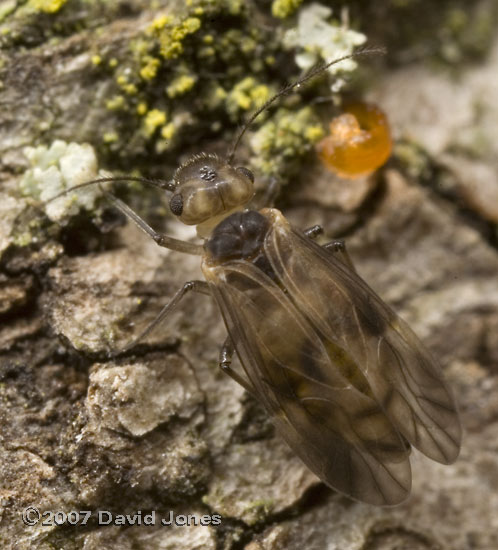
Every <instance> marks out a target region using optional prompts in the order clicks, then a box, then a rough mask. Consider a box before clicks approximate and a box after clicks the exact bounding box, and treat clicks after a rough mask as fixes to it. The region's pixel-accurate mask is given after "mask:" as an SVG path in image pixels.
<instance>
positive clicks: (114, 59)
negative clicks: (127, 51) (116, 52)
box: [109, 57, 118, 69]
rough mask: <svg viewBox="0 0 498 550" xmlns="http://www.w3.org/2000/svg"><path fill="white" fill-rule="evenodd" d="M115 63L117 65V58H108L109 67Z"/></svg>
mask: <svg viewBox="0 0 498 550" xmlns="http://www.w3.org/2000/svg"><path fill="white" fill-rule="evenodd" d="M117 65H118V60H117V59H116V58H115V57H113V58H112V59H109V67H110V68H111V69H113V68H114V67H117Z"/></svg>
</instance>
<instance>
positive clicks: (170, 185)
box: [44, 176, 176, 204]
mask: <svg viewBox="0 0 498 550" xmlns="http://www.w3.org/2000/svg"><path fill="white" fill-rule="evenodd" d="M110 181H139V182H141V183H146V184H147V185H152V186H153V187H158V188H159V189H164V190H166V191H174V190H175V188H176V185H175V184H174V182H172V181H166V180H156V179H149V178H141V177H135V176H109V177H105V178H98V179H95V180H90V181H85V182H83V183H79V184H78V185H74V186H73V187H70V188H69V189H64V191H61V192H60V193H58V194H57V195H55V197H52V198H50V199H48V200H47V201H45V203H44V204H49V203H51V202H52V201H55V200H57V199H60V198H61V197H63V196H64V195H67V194H68V193H72V192H73V191H75V190H76V189H81V188H83V187H88V186H89V185H95V184H97V183H107V182H110Z"/></svg>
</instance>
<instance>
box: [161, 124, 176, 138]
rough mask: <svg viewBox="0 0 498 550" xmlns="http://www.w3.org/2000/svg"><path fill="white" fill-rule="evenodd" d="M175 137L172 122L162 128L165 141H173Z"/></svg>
mask: <svg viewBox="0 0 498 550" xmlns="http://www.w3.org/2000/svg"><path fill="white" fill-rule="evenodd" d="M174 135H175V126H174V124H173V123H172V122H169V123H168V124H166V125H165V126H163V127H162V128H161V136H162V137H163V138H164V139H168V140H169V139H171V138H172V137H173V136H174Z"/></svg>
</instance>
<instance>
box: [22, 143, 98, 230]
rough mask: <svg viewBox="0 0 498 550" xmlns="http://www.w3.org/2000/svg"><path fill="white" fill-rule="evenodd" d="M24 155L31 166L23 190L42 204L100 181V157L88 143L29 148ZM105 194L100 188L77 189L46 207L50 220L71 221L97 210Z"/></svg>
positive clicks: (53, 144)
mask: <svg viewBox="0 0 498 550" xmlns="http://www.w3.org/2000/svg"><path fill="white" fill-rule="evenodd" d="M24 154H25V156H26V157H27V159H28V160H29V162H30V164H31V168H30V169H28V170H27V171H26V172H25V173H24V176H23V177H22V179H21V181H20V183H19V188H20V190H21V192H22V193H23V194H24V195H25V196H30V197H33V198H35V199H37V200H39V201H41V202H42V203H45V202H46V201H49V200H50V199H52V198H53V197H55V196H56V195H58V194H59V193H61V192H63V191H65V190H67V189H71V188H72V187H74V186H75V185H78V184H80V183H83V182H85V181H89V180H92V179H95V178H97V177H98V176H99V175H104V174H99V172H98V166H97V157H96V155H95V151H94V149H93V147H92V146H91V145H89V144H87V143H83V144H79V143H66V142H65V141H62V140H56V141H54V142H53V143H52V144H51V145H50V147H46V146H45V145H39V146H38V147H26V148H25V150H24ZM101 195H102V192H101V189H100V188H99V187H98V186H97V185H94V186H90V187H86V188H83V189H78V190H77V191H76V190H75V191H74V193H69V194H67V195H64V196H63V197H60V198H59V199H57V200H54V201H53V202H49V203H48V204H46V205H45V206H44V210H45V213H46V215H47V217H48V218H49V219H50V220H52V221H55V222H61V221H65V220H67V219H68V218H69V217H71V216H74V215H76V214H78V212H80V211H81V210H82V209H85V210H93V209H94V208H95V203H96V200H97V199H98V198H99V197H100V196H101Z"/></svg>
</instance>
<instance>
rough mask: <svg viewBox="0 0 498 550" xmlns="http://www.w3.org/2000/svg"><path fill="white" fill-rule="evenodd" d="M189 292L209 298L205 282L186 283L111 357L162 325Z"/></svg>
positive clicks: (112, 354) (128, 348) (130, 346)
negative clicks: (146, 324)
mask: <svg viewBox="0 0 498 550" xmlns="http://www.w3.org/2000/svg"><path fill="white" fill-rule="evenodd" d="M190 291H194V292H199V293H201V294H207V295H209V296H211V292H210V291H209V286H208V284H207V283H206V282H205V281H188V282H187V283H185V284H184V285H183V286H182V288H180V290H178V291H177V292H176V293H175V295H174V296H173V298H172V299H171V300H170V301H169V302H168V303H167V304H166V305H165V306H164V307H163V308H162V309H161V311H160V312H159V313H158V315H157V317H156V318H155V319H154V320H153V321H152V322H151V323H150V324H149V325H148V326H147V327H146V328H145V329H144V330H143V331H142V332H141V333H140V334H139V335H138V336H137V337H136V338H135V339H134V340H132V341H131V342H130V343H129V344H127V345H126V346H125V347H124V348H122V349H120V350H118V351H117V352H114V353H111V354H110V356H111V357H115V356H117V355H120V354H121V353H125V352H127V351H129V350H130V349H131V348H133V347H134V346H135V345H136V344H138V342H140V340H142V339H143V338H145V337H146V336H148V335H149V334H150V333H151V332H152V331H153V330H154V329H155V328H156V327H157V326H158V325H159V324H160V323H162V322H163V321H164V320H165V319H166V317H167V316H168V315H169V314H170V313H171V312H172V311H173V310H174V309H175V308H176V306H177V305H178V303H179V302H180V300H181V299H182V298H183V297H184V296H185V294H187V293H188V292H190Z"/></svg>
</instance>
